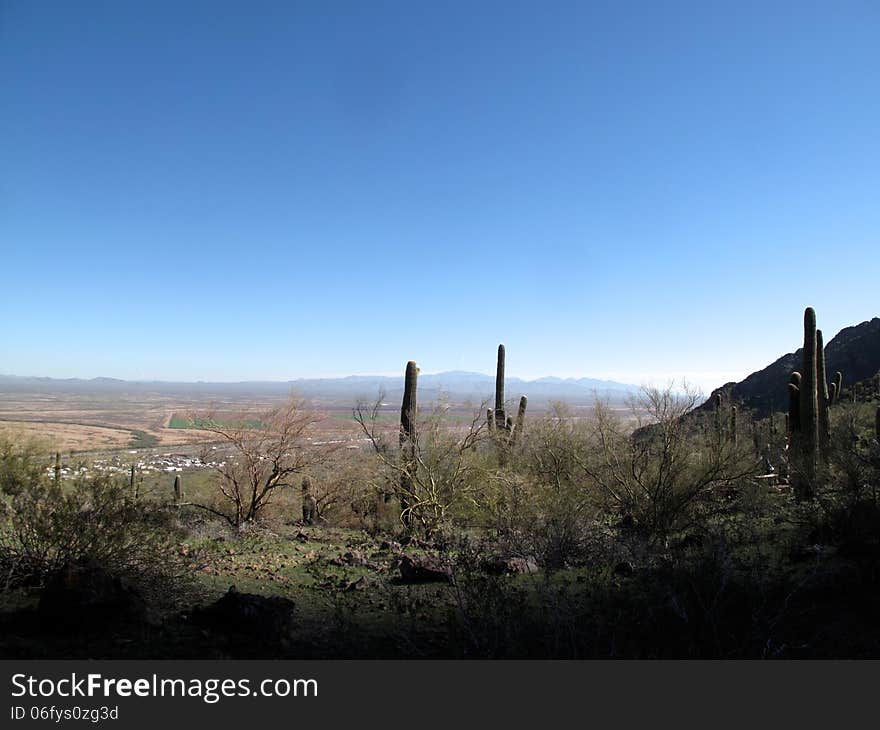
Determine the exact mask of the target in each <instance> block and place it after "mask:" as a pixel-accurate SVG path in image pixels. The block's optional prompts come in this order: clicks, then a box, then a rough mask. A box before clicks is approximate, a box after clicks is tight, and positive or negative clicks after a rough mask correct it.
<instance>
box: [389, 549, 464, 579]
mask: <svg viewBox="0 0 880 730" xmlns="http://www.w3.org/2000/svg"><path fill="white" fill-rule="evenodd" d="M398 568H399V569H400V582H401V583H438V582H440V583H449V582H451V581H452V568H451V567H450V565H449V564H448V563H447V562H445V561H444V560H442V559H441V558H439V557H436V556H434V555H413V556H409V555H404V556H403V557H402V558H401V559H400V562H399V563H398Z"/></svg>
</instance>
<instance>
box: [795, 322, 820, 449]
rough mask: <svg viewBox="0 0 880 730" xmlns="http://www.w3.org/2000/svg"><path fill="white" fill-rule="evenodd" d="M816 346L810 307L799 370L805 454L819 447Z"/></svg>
mask: <svg viewBox="0 0 880 730" xmlns="http://www.w3.org/2000/svg"><path fill="white" fill-rule="evenodd" d="M816 353H817V348H816V312H815V310H814V309H813V308H812V307H807V309H806V311H804V359H803V372H801V388H800V406H801V413H800V415H801V443H802V444H803V452H804V455H806V456H812V457H813V458H814V459H815V456H816V455H818V448H819V389H818V379H819V378H818V372H817V368H818V363H817V359H818V358H817V355H816Z"/></svg>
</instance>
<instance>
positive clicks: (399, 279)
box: [0, 0, 880, 390]
mask: <svg viewBox="0 0 880 730" xmlns="http://www.w3.org/2000/svg"><path fill="white" fill-rule="evenodd" d="M0 100H2V110H0V248H2V279H0V313H2V314H0V325H2V332H0V372H5V373H14V374H20V375H25V374H28V375H32V374H35V375H51V376H58V377H71V376H79V377H92V376H97V375H106V376H115V377H122V378H150V379H152V378H159V379H185V380H195V379H203V380H242V379H288V378H295V377H299V376H315V375H339V374H349V373H395V372H401V373H402V371H403V367H404V365H405V363H406V361H407V360H409V359H416V360H417V361H418V362H419V364H420V366H421V367H422V369H423V371H424V372H437V371H441V370H448V369H466V370H477V371H482V372H491V371H492V370H493V368H494V357H495V348H496V345H497V344H498V343H499V342H504V343H505V344H506V345H507V350H508V373H509V374H510V375H519V376H523V377H536V376H540V375H546V374H554V375H560V376H571V375H588V376H605V377H615V378H617V379H620V380H628V381H631V382H633V381H634V382H640V381H643V380H654V381H662V380H664V379H666V378H668V377H671V376H677V377H681V376H686V377H688V378H689V379H690V380H692V381H694V382H697V383H698V384H699V385H702V386H703V387H704V388H706V389H707V390H708V389H709V388H711V387H712V386H713V385H717V384H719V383H720V382H723V381H724V380H726V379H730V378H739V377H742V376H744V375H746V374H747V373H749V372H751V371H752V370H755V369H757V368H759V367H762V366H763V365H765V364H766V363H767V362H769V361H770V360H772V359H774V358H775V357H777V356H778V355H780V354H782V353H784V352H787V351H790V350H793V349H795V348H796V347H797V346H798V345H799V340H800V337H801V334H800V331H801V317H802V312H803V308H804V307H805V306H807V305H812V306H814V307H815V308H816V310H817V312H818V318H819V325H820V327H822V328H823V329H824V330H825V332H826V339H830V337H831V335H833V334H834V333H836V332H837V331H838V330H839V329H840V328H841V327H843V326H846V325H849V324H855V323H858V322H860V321H863V320H865V319H868V318H870V317H872V316H876V315H880V306H878V305H880V297H878V296H877V290H878V286H877V284H878V274H880V259H878V256H877V251H878V245H877V244H878V239H880V5H878V4H877V3H876V2H873V1H871V2H824V3H813V2H794V3H783V2H770V3H767V2H755V3H747V2H746V3H744V2H728V3H720V2H694V3H674V2H673V3H671V2H663V3H659V2H637V3H636V2H632V3H627V2H620V3H618V2H614V3H611V2H586V1H583V2H529V3H516V2H497V3H496V2H461V3H455V2H416V3H413V2H399V3H386V2H313V3H311V2H309V3H307V2H277V3H267V2H256V1H253V0H249V1H248V2H236V3H231V2H176V1H175V2H156V1H153V0H151V1H150V2H100V3H92V2H80V1H77V2H66V1H65V2H38V1H31V0H21V1H18V0H0Z"/></svg>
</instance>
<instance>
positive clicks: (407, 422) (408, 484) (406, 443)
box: [400, 360, 419, 528]
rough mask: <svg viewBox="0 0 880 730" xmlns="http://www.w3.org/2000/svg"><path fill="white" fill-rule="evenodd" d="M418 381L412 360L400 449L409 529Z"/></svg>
mask: <svg viewBox="0 0 880 730" xmlns="http://www.w3.org/2000/svg"><path fill="white" fill-rule="evenodd" d="M418 379H419V369H418V367H417V366H416V364H415V362H414V361H412V360H410V361H409V362H408V363H407V364H406V374H405V375H404V383H403V402H402V403H401V405H400V448H401V457H402V458H403V460H404V462H405V464H406V466H405V468H404V470H403V473H402V474H401V476H400V518H401V521H402V522H403V524H404V525H405V526H406V527H407V528H410V527H412V524H413V522H412V512H411V511H410V503H409V496H408V495H411V494H412V493H413V479H412V474H411V469H412V468H413V463H414V461H415V451H416V413H417V410H418V403H417V398H416V392H417V390H418Z"/></svg>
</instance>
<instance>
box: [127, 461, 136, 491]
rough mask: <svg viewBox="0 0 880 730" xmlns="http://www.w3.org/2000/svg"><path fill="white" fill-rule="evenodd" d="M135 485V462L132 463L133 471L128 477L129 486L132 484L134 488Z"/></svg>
mask: <svg viewBox="0 0 880 730" xmlns="http://www.w3.org/2000/svg"><path fill="white" fill-rule="evenodd" d="M134 485H135V469H134V464H132V465H131V473H130V475H129V477H128V486H130V487H131V488H132V489H134Z"/></svg>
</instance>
